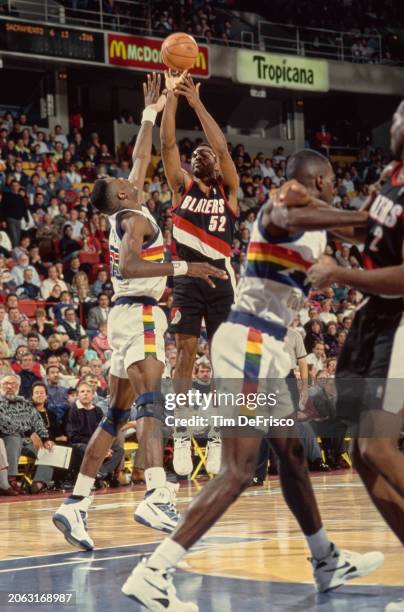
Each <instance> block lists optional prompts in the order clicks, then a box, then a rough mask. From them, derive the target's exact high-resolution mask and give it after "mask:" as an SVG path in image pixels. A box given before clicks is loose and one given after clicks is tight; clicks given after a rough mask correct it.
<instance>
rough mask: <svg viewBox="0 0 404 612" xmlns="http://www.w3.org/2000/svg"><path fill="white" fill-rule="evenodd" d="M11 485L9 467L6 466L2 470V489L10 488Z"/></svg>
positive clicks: (0, 472)
mask: <svg viewBox="0 0 404 612" xmlns="http://www.w3.org/2000/svg"><path fill="white" fill-rule="evenodd" d="M9 486H10V485H9V483H8V472H7V468H4V469H3V470H0V489H8V487H9Z"/></svg>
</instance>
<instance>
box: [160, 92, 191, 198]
mask: <svg viewBox="0 0 404 612" xmlns="http://www.w3.org/2000/svg"><path fill="white" fill-rule="evenodd" d="M177 106H178V99H177V98H176V96H175V95H174V92H173V91H168V92H167V104H166V106H165V109H164V112H163V118H162V120H161V128H160V140H161V155H162V158H163V165H164V173H165V175H166V177H167V181H168V184H169V186H170V188H171V190H172V191H173V192H174V193H178V191H179V188H180V187H181V186H182V185H184V181H185V176H184V172H183V170H182V168H181V159H180V152H179V150H178V146H177V141H176V137H175V114H176V112H177Z"/></svg>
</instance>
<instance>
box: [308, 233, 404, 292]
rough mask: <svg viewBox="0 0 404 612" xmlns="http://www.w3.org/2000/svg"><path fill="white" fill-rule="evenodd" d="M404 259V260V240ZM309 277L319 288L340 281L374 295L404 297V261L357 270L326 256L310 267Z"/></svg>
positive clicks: (403, 251) (403, 254)
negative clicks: (373, 268) (338, 263)
mask: <svg viewBox="0 0 404 612" xmlns="http://www.w3.org/2000/svg"><path fill="white" fill-rule="evenodd" d="M402 259H403V262H404V242H403V246H402ZM308 277H309V279H310V282H311V283H312V284H313V286H314V287H316V288H318V289H322V288H323V287H329V286H330V285H331V284H332V283H338V284H340V285H349V286H351V287H355V289H359V291H365V292H366V293H372V294H374V295H391V296H403V297H404V263H402V264H401V265H398V266H388V267H385V268H378V269H376V270H357V269H351V268H343V267H342V266H338V265H337V263H336V261H335V260H334V259H332V257H326V256H324V257H322V258H321V259H320V261H319V262H318V263H316V264H314V266H312V267H311V268H310V269H309V271H308Z"/></svg>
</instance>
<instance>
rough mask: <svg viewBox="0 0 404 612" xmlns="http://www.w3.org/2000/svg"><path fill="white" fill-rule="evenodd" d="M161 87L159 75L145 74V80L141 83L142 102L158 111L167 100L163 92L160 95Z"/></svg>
mask: <svg viewBox="0 0 404 612" xmlns="http://www.w3.org/2000/svg"><path fill="white" fill-rule="evenodd" d="M160 87H161V75H160V74H156V73H155V72H153V74H148V75H147V82H146V83H143V93H144V103H145V107H146V108H151V109H152V110H154V111H156V113H160V112H161V111H162V110H163V108H164V107H165V104H166V102H167V96H166V95H165V94H161V95H160Z"/></svg>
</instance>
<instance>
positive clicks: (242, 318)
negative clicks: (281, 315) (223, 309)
mask: <svg viewBox="0 0 404 612" xmlns="http://www.w3.org/2000/svg"><path fill="white" fill-rule="evenodd" d="M227 320H228V321H229V322H230V323H240V324H241V325H245V326H246V327H253V328H254V329H258V330H259V331H261V332H262V333H263V334H268V335H269V336H273V337H274V338H276V340H283V339H284V338H285V336H286V332H287V328H286V327H285V326H284V325H281V324H280V323H275V322H274V321H265V319H261V317H257V316H256V315H253V314H250V313H248V312H240V311H239V310H232V311H231V312H230V314H229V316H228V318H227Z"/></svg>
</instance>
